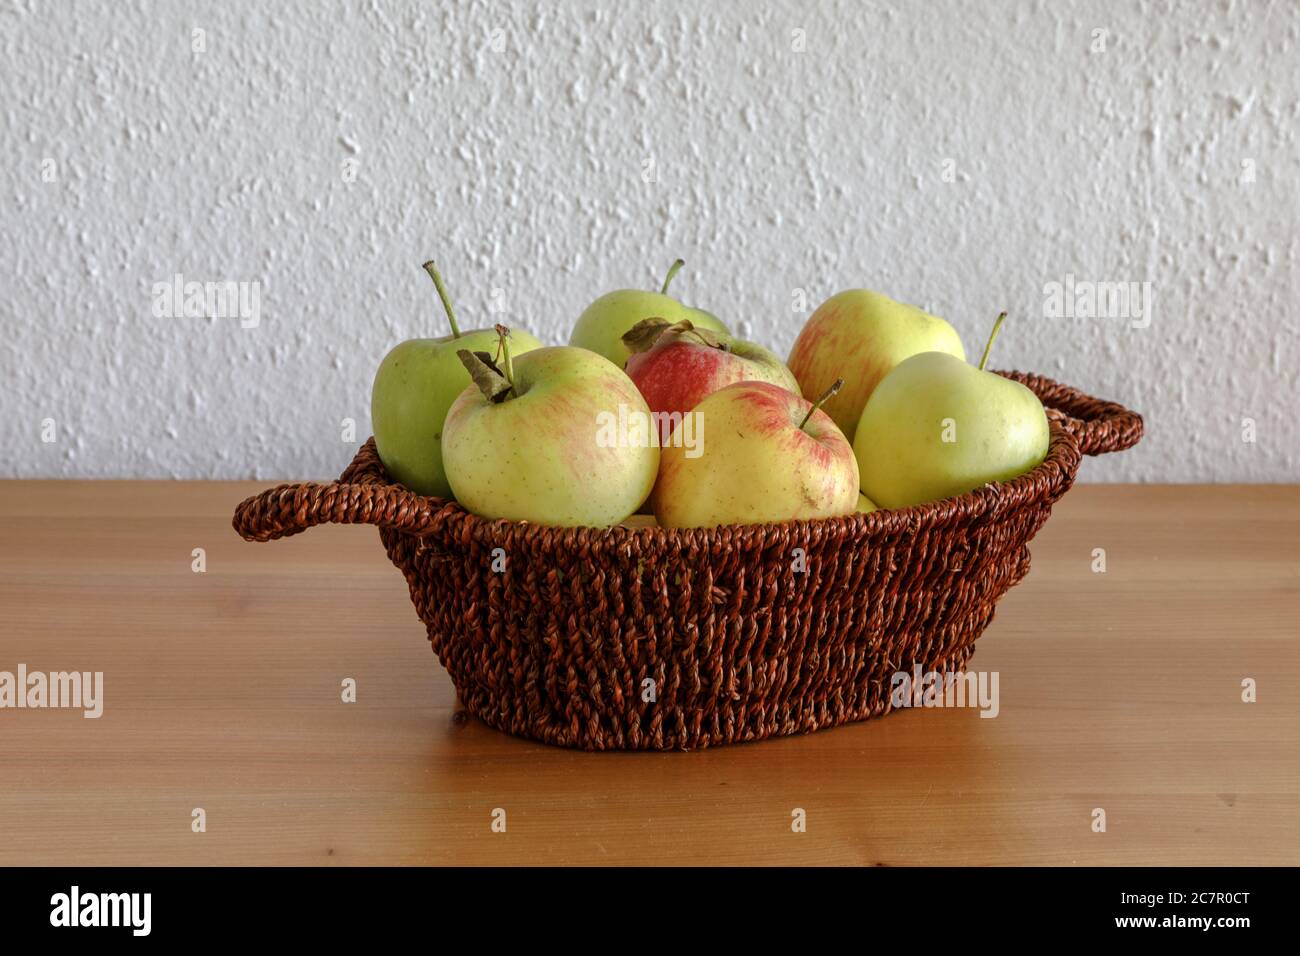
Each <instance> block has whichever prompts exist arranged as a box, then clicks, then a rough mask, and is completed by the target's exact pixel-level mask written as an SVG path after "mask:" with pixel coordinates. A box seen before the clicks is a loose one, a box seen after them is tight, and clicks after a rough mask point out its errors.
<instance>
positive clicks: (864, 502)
mask: <svg viewBox="0 0 1300 956" xmlns="http://www.w3.org/2000/svg"><path fill="white" fill-rule="evenodd" d="M859 468H861V466H859ZM858 510H859V511H861V512H862V513H863V514H871V512H873V511H879V510H880V506H879V505H877V504H876V503H875V502H874V501H872V500H871V499H870V498H868V497H867V496H866V495H864V494H861V493H859V494H858Z"/></svg>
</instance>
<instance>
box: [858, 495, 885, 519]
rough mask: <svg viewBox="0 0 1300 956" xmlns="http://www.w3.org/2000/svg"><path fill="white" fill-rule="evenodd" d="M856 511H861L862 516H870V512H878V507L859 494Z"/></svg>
mask: <svg viewBox="0 0 1300 956" xmlns="http://www.w3.org/2000/svg"><path fill="white" fill-rule="evenodd" d="M858 510H859V511H861V512H862V513H863V514H871V512H873V511H879V510H880V507H879V506H878V505H877V504H876V503H875V502H874V501H872V500H871V499H870V498H868V497H867V496H866V495H864V494H862V493H860V492H859V494H858Z"/></svg>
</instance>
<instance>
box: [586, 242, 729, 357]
mask: <svg viewBox="0 0 1300 956" xmlns="http://www.w3.org/2000/svg"><path fill="white" fill-rule="evenodd" d="M683 265H685V263H683V262H682V260H681V259H678V260H677V261H676V262H674V263H673V264H672V267H671V268H669V270H668V276H667V277H666V278H665V279H664V284H663V288H662V289H661V290H660V291H658V292H647V291H645V290H643V289H619V290H617V291H615V292H608V293H606V294H605V295H602V296H601V297H600V298H599V299H597V300H596V301H595V302H593V303H591V305H589V306H587V308H586V310H585V311H584V312H583V313H582V315H581V316H579V317H578V322H577V324H576V325H575V326H574V327H573V333H572V334H571V335H570V336H569V344H570V345H576V346H578V347H579V348H584V349H591V351H593V352H596V353H599V354H600V355H603V356H605V358H607V359H609V360H610V361H611V362H613V363H614V364H615V365H617V366H618V367H619V368H622V367H623V366H624V364H625V363H626V362H627V357H628V351H627V347H626V346H625V345H624V344H623V333H624V332H626V331H627V330H628V329H630V328H632V326H634V325H636V324H637V323H638V322H640V321H641V320H642V319H648V318H650V317H651V316H660V317H661V318H665V319H667V320H668V321H669V322H678V321H680V320H682V319H689V320H690V321H691V322H692V323H693V324H694V325H695V326H696V328H701V329H712V330H713V331H715V332H725V331H727V327H726V326H725V325H723V324H722V322H721V321H719V320H718V317H717V316H715V315H713V314H712V313H710V312H705V311H704V310H703V309H695V308H692V307H691V306H688V305H682V304H681V303H680V302H678V301H677V300H676V299H674V298H672V297H671V296H670V295H668V284H669V283H670V282H672V281H673V276H675V275H677V272H678V270H679V269H681V267H682V266H683Z"/></svg>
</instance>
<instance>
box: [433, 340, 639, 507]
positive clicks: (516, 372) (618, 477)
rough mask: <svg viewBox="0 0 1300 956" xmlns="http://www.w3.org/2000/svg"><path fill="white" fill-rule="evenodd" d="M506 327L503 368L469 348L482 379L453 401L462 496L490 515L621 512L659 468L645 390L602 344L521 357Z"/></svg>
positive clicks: (456, 473) (454, 463) (451, 461)
mask: <svg viewBox="0 0 1300 956" xmlns="http://www.w3.org/2000/svg"><path fill="white" fill-rule="evenodd" d="M501 331H502V333H503V335H502V338H501V354H502V355H503V356H504V361H503V362H502V363H501V364H500V366H499V367H498V366H497V365H496V364H495V363H493V362H492V361H491V359H492V356H491V355H490V354H489V353H488V352H486V351H484V352H479V353H477V354H472V353H470V352H469V351H466V350H462V351H461V356H460V358H461V361H462V362H464V363H465V365H466V368H469V369H471V370H472V374H473V378H474V382H475V385H471V386H470V387H469V388H467V389H465V390H464V391H463V392H462V393H461V394H460V396H459V397H458V398H457V399H456V401H455V402H453V403H452V406H451V409H450V410H449V411H448V412H447V422H446V424H445V426H444V427H443V430H442V457H443V462H444V464H445V465H446V468H447V478H448V479H449V480H450V482H451V487H452V490H453V491H454V492H455V493H456V500H457V501H459V502H460V503H461V505H463V506H464V507H465V508H466V509H467V510H469V511H472V512H473V513H474V514H476V515H481V516H482V517H485V518H506V519H509V520H511V521H531V522H533V523H534V524H544V525H562V526H584V527H606V526H608V525H613V524H618V523H619V522H620V521H623V520H624V519H625V518H627V517H628V516H629V515H631V514H633V513H634V512H635V511H636V510H637V508H638V507H639V506H640V505H641V503H642V502H643V501H645V500H646V498H647V497H648V496H649V494H650V489H651V488H652V487H653V486H654V481H655V475H656V474H658V471H659V448H658V445H657V443H655V442H654V441H653V440H652V436H651V434H650V430H649V426H650V423H651V418H650V409H649V408H648V407H647V406H646V403H645V399H643V398H642V397H641V393H640V392H638V391H637V390H636V386H635V385H633V384H632V380H631V379H630V378H628V377H627V375H626V373H624V372H623V370H622V369H621V368H619V367H618V366H617V365H615V364H614V363H613V362H611V361H609V360H608V359H606V358H604V357H602V356H600V355H597V354H596V353H595V352H590V351H588V350H587V349H580V348H573V347H571V346H556V347H551V348H540V349H536V350H534V351H531V352H528V353H527V354H525V355H521V356H519V357H518V358H517V359H516V358H514V357H513V356H512V355H511V349H510V346H509V342H508V340H507V339H506V337H505V334H504V333H505V330H504V329H502V330H501ZM629 421H631V422H640V423H641V426H642V427H641V429H640V431H639V432H638V430H637V429H634V428H630V427H627V426H626V423H627V422H629ZM617 422H622V423H625V424H624V426H623V428H622V431H620V430H619V426H618V425H616V424H612V423H617Z"/></svg>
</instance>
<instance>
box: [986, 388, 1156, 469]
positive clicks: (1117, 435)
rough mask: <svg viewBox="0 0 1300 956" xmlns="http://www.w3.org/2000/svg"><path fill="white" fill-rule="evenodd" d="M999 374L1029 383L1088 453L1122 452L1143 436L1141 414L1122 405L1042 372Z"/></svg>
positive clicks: (1049, 411) (1051, 413)
mask: <svg viewBox="0 0 1300 956" xmlns="http://www.w3.org/2000/svg"><path fill="white" fill-rule="evenodd" d="M998 374H999V375H1002V376H1004V377H1006V378H1010V379H1014V380H1015V381H1017V382H1020V383H1022V384H1023V385H1026V386H1028V387H1029V389H1030V390H1031V391H1032V392H1033V393H1034V394H1035V395H1037V396H1038V397H1039V399H1041V400H1042V402H1043V404H1044V405H1045V406H1047V411H1048V415H1049V416H1050V417H1052V418H1055V419H1056V420H1057V421H1059V422H1060V423H1061V425H1062V427H1063V428H1065V430H1066V431H1068V432H1070V433H1071V434H1072V435H1074V437H1075V438H1077V439H1078V440H1079V450H1080V451H1081V452H1083V453H1084V454H1085V455H1104V454H1106V453H1107V452H1112V451H1123V450H1124V449H1125V448H1132V447H1133V446H1134V445H1136V444H1137V443H1138V441H1140V440H1141V438H1142V428H1143V426H1142V416H1141V415H1139V414H1138V413H1137V412H1134V411H1130V410H1129V409H1127V408H1125V407H1124V406H1123V405H1118V404H1116V403H1115V402H1106V401H1102V400H1101V399H1100V398H1093V397H1092V396H1091V395H1085V394H1084V393H1083V392H1081V391H1079V390H1078V389H1074V388H1071V387H1070V386H1068V385H1062V384H1061V383H1060V382H1054V381H1052V380H1051V379H1050V378H1044V377H1043V376H1041V375H1031V374H1030V373H1028V372H998ZM1053 413H1055V414H1053Z"/></svg>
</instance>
